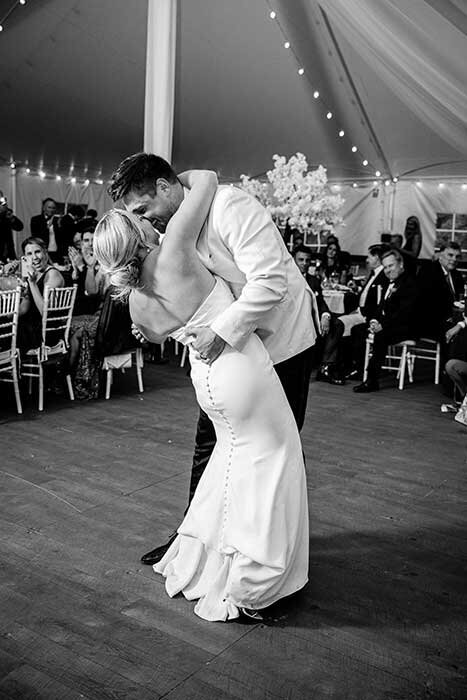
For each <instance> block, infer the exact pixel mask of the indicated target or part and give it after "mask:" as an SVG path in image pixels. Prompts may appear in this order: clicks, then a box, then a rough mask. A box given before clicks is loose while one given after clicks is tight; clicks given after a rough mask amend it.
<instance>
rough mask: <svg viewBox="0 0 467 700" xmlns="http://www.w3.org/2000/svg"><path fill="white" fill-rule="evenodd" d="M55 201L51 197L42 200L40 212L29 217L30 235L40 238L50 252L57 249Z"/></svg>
mask: <svg viewBox="0 0 467 700" xmlns="http://www.w3.org/2000/svg"><path fill="white" fill-rule="evenodd" d="M56 213H57V203H56V202H55V200H54V199H52V198H51V197H47V198H46V199H44V200H43V202H42V212H41V213H40V214H36V216H33V217H31V223H30V229H31V236H34V237H35V238H40V239H41V240H43V241H44V243H45V245H46V246H47V250H49V251H50V253H52V254H53V253H55V252H56V251H57V241H56V228H57V224H58V217H57V216H56Z"/></svg>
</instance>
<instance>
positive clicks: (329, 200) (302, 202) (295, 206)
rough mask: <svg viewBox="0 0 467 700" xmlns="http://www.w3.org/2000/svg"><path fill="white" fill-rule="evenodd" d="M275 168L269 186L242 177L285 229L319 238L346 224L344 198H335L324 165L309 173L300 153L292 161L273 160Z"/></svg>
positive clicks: (252, 192)
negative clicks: (321, 233) (343, 223)
mask: <svg viewBox="0 0 467 700" xmlns="http://www.w3.org/2000/svg"><path fill="white" fill-rule="evenodd" d="M272 159H273V161H274V167H273V168H272V170H268V172H267V173H266V175H267V178H268V181H269V182H261V181H259V180H257V179H253V178H250V177H248V176H247V175H241V176H240V181H241V187H242V188H243V189H244V190H245V191H247V192H249V193H250V194H252V195H253V196H254V197H256V198H257V199H259V201H260V202H261V203H262V204H263V205H264V206H265V207H266V208H267V209H268V210H269V211H270V212H271V215H272V217H273V219H274V220H275V221H276V223H277V224H278V225H279V227H281V228H282V227H283V226H285V225H286V224H288V225H289V226H290V228H294V229H298V231H300V233H301V234H302V235H303V236H304V237H305V235H306V234H307V233H310V232H311V233H314V234H316V235H319V232H320V231H322V230H323V229H329V228H331V227H334V226H336V225H337V224H340V223H342V217H341V215H340V214H339V210H340V209H341V207H342V205H343V204H344V200H343V198H342V197H341V196H340V195H338V194H332V193H331V192H330V190H329V187H328V184H327V182H328V179H327V175H326V168H323V166H322V165H320V166H319V167H318V168H317V169H316V170H308V162H307V160H306V158H305V156H304V155H303V153H296V154H295V155H294V156H291V157H290V158H289V160H287V159H286V158H285V156H278V155H274V156H273V157H272Z"/></svg>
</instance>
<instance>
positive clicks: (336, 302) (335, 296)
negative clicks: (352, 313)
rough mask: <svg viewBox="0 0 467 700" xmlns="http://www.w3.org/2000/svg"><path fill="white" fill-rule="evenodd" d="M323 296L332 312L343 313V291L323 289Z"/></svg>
mask: <svg viewBox="0 0 467 700" xmlns="http://www.w3.org/2000/svg"><path fill="white" fill-rule="evenodd" d="M323 298H324V301H325V302H326V304H327V305H328V307H329V311H330V312H331V313H332V314H343V313H344V311H345V309H344V292H340V291H339V290H338V289H323Z"/></svg>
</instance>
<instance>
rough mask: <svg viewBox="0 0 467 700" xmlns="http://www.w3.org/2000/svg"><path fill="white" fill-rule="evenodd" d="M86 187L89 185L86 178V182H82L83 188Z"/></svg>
mask: <svg viewBox="0 0 467 700" xmlns="http://www.w3.org/2000/svg"><path fill="white" fill-rule="evenodd" d="M88 185H89V180H88V179H87V178H86V180H85V181H84V186H85V187H87V186H88Z"/></svg>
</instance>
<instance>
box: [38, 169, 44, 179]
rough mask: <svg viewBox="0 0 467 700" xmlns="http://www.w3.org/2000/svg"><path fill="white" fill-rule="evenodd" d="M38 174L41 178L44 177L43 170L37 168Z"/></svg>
mask: <svg viewBox="0 0 467 700" xmlns="http://www.w3.org/2000/svg"><path fill="white" fill-rule="evenodd" d="M38 175H39V177H40V178H41V180H43V179H44V178H45V172H44V171H43V170H39V172H38Z"/></svg>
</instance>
